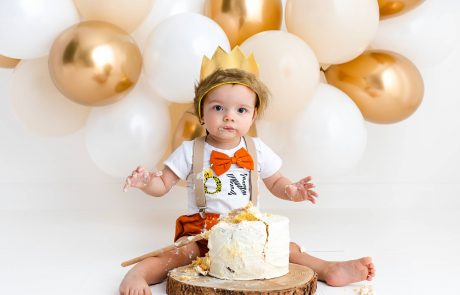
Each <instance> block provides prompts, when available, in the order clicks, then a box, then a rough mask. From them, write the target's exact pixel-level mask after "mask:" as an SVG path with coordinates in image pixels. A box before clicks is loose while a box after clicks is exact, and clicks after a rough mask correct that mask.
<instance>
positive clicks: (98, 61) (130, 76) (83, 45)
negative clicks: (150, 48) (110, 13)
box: [48, 21, 142, 106]
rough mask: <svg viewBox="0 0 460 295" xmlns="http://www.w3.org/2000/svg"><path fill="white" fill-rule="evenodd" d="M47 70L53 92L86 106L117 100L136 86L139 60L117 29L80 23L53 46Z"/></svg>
mask: <svg viewBox="0 0 460 295" xmlns="http://www.w3.org/2000/svg"><path fill="white" fill-rule="evenodd" d="M48 65H49V70H50V74H51V78H52V79H53V82H54V84H55V85H56V86H57V88H58V89H59V90H60V91H61V92H62V94H64V95H65V96H66V97H68V98H69V99H71V100H73V101H75V102H77V103H79V104H83V105H87V106H101V105H107V104H110V103H113V102H116V101H117V100H119V99H121V98H122V97H123V96H124V95H126V94H127V93H128V90H130V89H131V88H132V87H133V86H134V85H135V84H136V82H137V80H138V78H139V75H140V73H141V68H142V56H141V52H140V50H139V48H138V47H137V45H136V44H135V42H134V40H133V39H132V38H131V37H130V36H129V35H128V34H127V33H126V32H125V31H123V30H121V29H120V28H118V27H116V26H114V25H112V24H109V23H106V22H100V21H87V22H81V23H79V24H77V25H74V26H72V27H70V28H68V29H67V30H65V31H64V32H63V33H62V34H61V35H60V36H59V37H58V38H57V39H56V40H55V41H54V43H53V46H52V47H51V51H50V54H49V61H48Z"/></svg>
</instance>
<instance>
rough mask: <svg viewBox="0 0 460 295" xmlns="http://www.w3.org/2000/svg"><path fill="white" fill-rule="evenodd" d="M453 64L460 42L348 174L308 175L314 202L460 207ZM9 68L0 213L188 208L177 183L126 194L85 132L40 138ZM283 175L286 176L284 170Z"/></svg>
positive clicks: (3, 80) (1, 108)
mask: <svg viewBox="0 0 460 295" xmlns="http://www.w3.org/2000/svg"><path fill="white" fill-rule="evenodd" d="M457 10H460V9H457ZM456 15H457V18H458V16H460V12H459V11H456ZM421 50H423V48H422V49H421ZM426 54H429V52H427V53H426ZM458 69H460V41H459V40H457V44H456V47H455V49H454V52H452V53H451V54H450V55H449V57H448V58H447V59H445V60H444V61H443V62H442V63H439V64H437V65H436V66H434V67H431V68H420V70H421V72H422V75H423V78H424V82H425V96H424V100H423V102H422V105H421V106H420V108H419V109H418V110H417V111H416V112H415V114H414V115H412V116H411V117H409V118H408V119H406V120H405V121H402V122H400V123H397V124H391V125H376V124H372V123H366V127H367V130H368V144H367V148H366V151H365V154H364V157H363V158H362V160H361V161H360V163H359V164H358V166H357V167H356V169H355V170H354V171H353V172H352V173H350V174H348V175H345V176H341V177H337V178H324V179H315V175H313V178H314V179H315V180H316V184H317V187H318V192H319V194H320V200H319V204H318V206H319V207H325V208H326V207H334V208H348V207H350V208H392V207H400V208H412V207H414V208H424V207H433V206H436V207H440V208H443V207H452V206H458V207H459V208H460V201H459V198H458V197H459V196H460V169H459V166H460V133H459V131H458V130H459V126H460V116H459V114H458V113H459V110H460V94H459V92H458V85H459V79H458ZM12 72H13V70H6V69H0V202H1V203H0V204H1V205H0V208H1V209H2V210H54V209H56V210H61V209H70V210H74V209H75V210H78V209H108V210H118V209H119V210H133V212H135V211H136V210H152V209H153V208H159V209H160V208H171V207H174V208H177V206H183V208H185V193H184V189H183V188H182V187H179V188H176V189H174V190H173V192H172V193H170V195H169V196H167V197H165V198H163V199H161V200H154V199H151V198H149V197H147V196H146V195H143V194H142V193H141V192H136V191H130V192H128V193H123V192H122V185H123V183H122V180H121V179H114V178H112V177H110V176H108V175H105V174H104V173H103V172H102V171H100V170H99V169H98V168H97V167H96V166H95V165H94V164H93V162H92V161H91V159H90V158H89V155H88V153H87V151H86V148H85V144H84V134H83V132H82V131H79V132H77V133H75V134H72V135H68V136H65V137H59V138H44V137H39V136H37V135H35V134H33V133H31V132H29V131H28V130H26V129H24V128H23V127H22V126H21V124H20V123H19V121H18V120H16V118H15V116H14V114H13V113H12V111H11V105H10V100H9V91H8V88H9V80H10V77H11V75H12ZM120 140H123V139H122V138H120ZM127 156H128V155H127ZM281 156H283V155H281ZM128 172H129V171H128ZM284 172H285V174H287V175H288V176H289V174H290V173H289V171H288V170H285V171H284ZM305 174H308V170H307V171H305ZM178 204H180V205H178ZM279 206H282V207H288V208H291V207H294V206H309V205H307V204H289V203H287V202H283V201H279V200H276V199H275V198H273V197H264V199H263V207H264V208H275V207H279ZM155 210H156V209H155Z"/></svg>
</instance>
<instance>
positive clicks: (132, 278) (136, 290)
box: [120, 273, 152, 295]
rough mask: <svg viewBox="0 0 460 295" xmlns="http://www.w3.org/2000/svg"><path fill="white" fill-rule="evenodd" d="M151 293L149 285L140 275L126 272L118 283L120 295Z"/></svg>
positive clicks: (150, 294) (145, 294) (144, 294)
mask: <svg viewBox="0 0 460 295" xmlns="http://www.w3.org/2000/svg"><path fill="white" fill-rule="evenodd" d="M131 294H138V295H152V290H150V287H149V285H148V284H147V282H146V281H145V280H144V278H142V277H141V276H137V275H133V274H129V273H128V274H127V275H126V277H125V278H124V279H123V281H122V282H121V284H120V295H131Z"/></svg>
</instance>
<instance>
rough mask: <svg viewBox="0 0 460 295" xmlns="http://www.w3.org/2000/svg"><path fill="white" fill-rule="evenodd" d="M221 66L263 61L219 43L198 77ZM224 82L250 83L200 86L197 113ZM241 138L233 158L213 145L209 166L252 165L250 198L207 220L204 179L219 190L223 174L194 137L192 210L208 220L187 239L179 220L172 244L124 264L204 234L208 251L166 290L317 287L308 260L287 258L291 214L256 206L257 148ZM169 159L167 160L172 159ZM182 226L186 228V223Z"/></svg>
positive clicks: (172, 276)
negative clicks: (242, 146) (301, 262)
mask: <svg viewBox="0 0 460 295" xmlns="http://www.w3.org/2000/svg"><path fill="white" fill-rule="evenodd" d="M223 69H224V70H227V69H238V70H242V71H246V72H249V73H251V74H253V75H255V76H258V70H259V67H258V64H257V63H256V61H255V59H254V56H253V55H252V54H251V55H249V56H248V57H246V56H245V55H244V53H243V52H242V51H241V49H240V48H239V47H238V46H236V47H235V48H234V49H233V50H232V51H231V52H229V53H227V52H225V50H223V49H222V48H220V47H218V48H217V49H216V51H215V53H214V54H213V56H212V58H211V59H208V58H207V57H206V56H204V57H203V61H202V64H201V71H200V79H201V81H203V80H204V79H206V78H207V77H208V76H210V75H211V74H213V73H214V72H216V71H219V70H223ZM225 83H229V84H242V85H245V86H247V85H246V84H244V83H242V82H240V81H235V80H230V81H229V82H223V83H218V84H217V85H214V84H210V85H209V87H207V88H206V89H205V90H204V93H200V92H199V90H197V97H199V98H198V107H197V112H198V117H201V115H200V110H201V107H200V103H201V100H202V99H203V98H204V96H205V95H206V94H207V93H208V92H209V91H211V90H212V89H214V88H215V87H218V86H220V85H222V84H225ZM251 89H252V88H251ZM254 92H256V94H257V97H259V103H260V102H261V99H260V95H261V93H258V92H257V91H254ZM242 140H244V142H245V143H246V148H247V151H246V150H245V149H240V150H238V151H237V152H236V153H235V156H234V157H232V158H230V157H228V156H227V155H225V154H222V153H220V152H216V151H213V152H212V153H211V156H210V158H211V159H210V166H211V169H212V170H213V171H214V172H215V173H216V174H217V175H220V174H222V173H224V172H225V171H227V170H228V169H229V168H230V166H231V165H234V164H236V165H238V166H240V167H244V168H245V169H248V170H249V179H248V183H249V190H250V195H249V203H247V205H246V206H243V207H240V208H236V209H233V210H231V211H229V212H228V213H226V214H220V215H217V216H214V215H213V216H214V217H213V218H212V219H213V220H212V221H209V220H208V217H209V216H207V214H209V213H207V210H208V207H207V197H206V194H205V190H207V189H206V183H207V181H208V180H209V179H213V181H215V182H216V191H217V190H218V187H219V185H218V182H220V180H218V178H217V180H216V179H215V178H213V177H212V171H208V170H207V169H203V166H204V165H203V163H204V161H203V160H204V158H203V157H204V151H205V148H204V145H205V137H199V138H196V139H195V141H194V143H193V157H192V165H191V167H192V168H191V175H192V176H191V178H192V180H191V182H192V183H193V190H194V195H195V196H194V198H195V200H194V201H195V203H196V208H198V211H199V212H198V213H197V214H194V215H195V216H196V217H197V218H199V219H201V220H202V221H204V222H203V224H202V225H201V226H200V228H199V229H195V230H194V231H193V232H187V233H186V235H185V236H187V237H186V239H178V236H177V229H178V228H177V224H176V240H177V241H176V242H175V243H174V244H173V245H170V246H167V247H165V248H162V249H159V250H156V251H153V252H150V253H147V254H145V255H142V256H140V257H137V258H134V259H131V260H129V261H126V262H123V263H122V266H128V265H131V264H133V263H137V262H140V261H142V260H143V259H145V258H148V257H152V256H157V255H161V254H163V253H166V252H168V251H171V250H174V249H178V248H180V247H183V246H185V245H188V244H190V243H193V242H200V241H201V240H203V239H206V240H208V242H207V248H208V249H209V251H208V252H206V253H205V255H204V256H201V257H197V258H196V259H195V260H194V261H193V262H192V263H191V264H189V265H185V266H182V267H178V268H174V269H172V270H171V271H169V273H168V276H167V287H166V290H167V294H177V295H179V294H275V293H276V294H314V293H315V291H316V283H317V275H316V273H315V272H314V271H313V270H312V269H310V268H308V267H306V266H303V265H296V264H290V263H289V254H290V236H289V219H288V218H287V217H285V216H279V215H274V214H268V213H262V212H260V211H259V209H258V208H257V203H258V198H259V190H258V183H257V181H258V180H259V173H258V169H257V166H258V161H257V151H256V147H255V143H254V141H253V139H252V138H250V137H247V136H243V139H242ZM242 151H244V152H242ZM237 154H239V155H237ZM165 165H167V166H169V162H168V160H167V161H166V162H165ZM176 174H177V173H176ZM155 176H158V174H155ZM160 176H161V175H160ZM143 181H148V180H147V179H145V180H143ZM220 185H222V184H220ZM129 186H130V182H129V181H128V180H127V182H126V185H125V187H124V189H125V190H126V189H127V188H128V187H129ZM207 193H208V194H209V193H210V192H207ZM211 194H212V193H211ZM192 202H193V201H192ZM253 204H254V205H253ZM211 215H212V214H211ZM188 217H189V216H187V218H188ZM178 220H180V218H179V219H178ZM208 221H209V222H210V223H212V225H211V226H209V224H207V222H208ZM181 230H182V232H183V231H185V228H182V229H181Z"/></svg>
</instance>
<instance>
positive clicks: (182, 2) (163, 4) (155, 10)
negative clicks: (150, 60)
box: [131, 0, 205, 50]
mask: <svg viewBox="0 0 460 295" xmlns="http://www.w3.org/2000/svg"><path fill="white" fill-rule="evenodd" d="M204 1H205V0H154V3H153V7H152V9H151V10H150V13H149V15H147V17H146V18H145V20H144V21H143V22H142V24H141V25H140V26H139V27H138V28H137V29H136V30H135V31H134V32H133V33H132V34H131V36H132V37H133V38H134V39H135V40H136V42H137V44H139V48H141V49H142V50H143V49H144V46H145V42H146V40H147V37H148V36H149V34H150V33H151V32H152V30H153V29H154V28H155V27H156V26H157V25H158V24H159V23H160V22H162V21H164V20H165V19H166V18H168V17H170V16H173V15H176V14H179V13H184V12H191V13H198V14H203V6H204Z"/></svg>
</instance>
